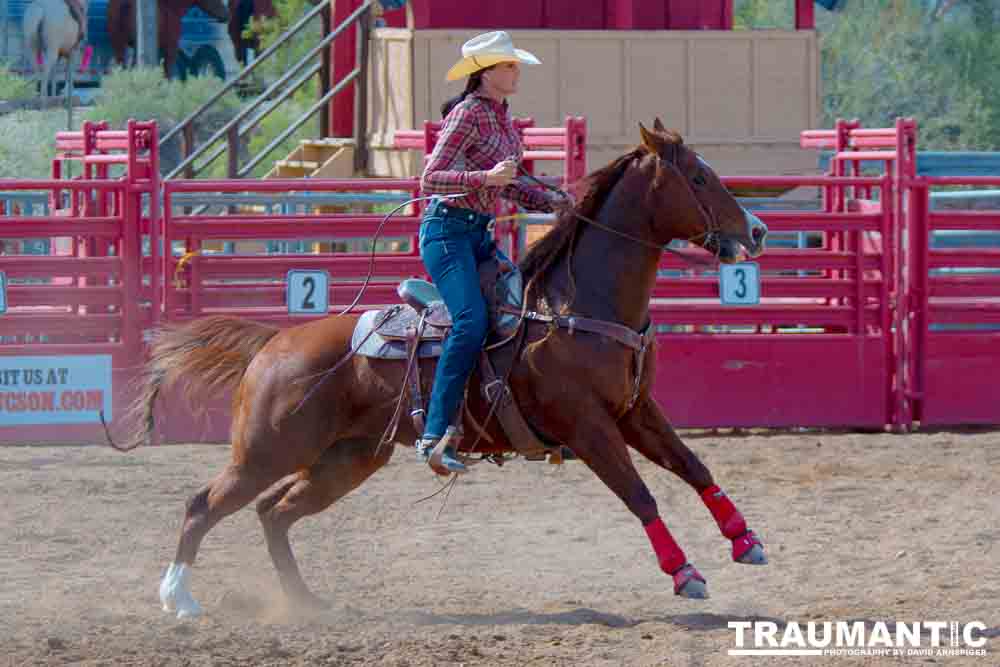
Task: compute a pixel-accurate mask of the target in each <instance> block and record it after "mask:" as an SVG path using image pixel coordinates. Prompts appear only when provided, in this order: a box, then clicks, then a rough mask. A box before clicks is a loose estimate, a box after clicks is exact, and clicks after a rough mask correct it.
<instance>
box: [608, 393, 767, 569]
mask: <svg viewBox="0 0 1000 667" xmlns="http://www.w3.org/2000/svg"><path fill="white" fill-rule="evenodd" d="M620 426H621V430H622V433H623V434H624V436H625V439H626V440H627V441H628V444H629V445H631V446H632V447H633V448H635V449H636V450H637V451H638V452H640V453H641V454H642V455H643V456H645V457H646V458H647V459H649V460H650V461H652V462H653V463H655V464H657V465H659V466H662V467H664V468H666V469H667V470H669V471H670V472H672V473H674V474H676V475H677V476H678V477H680V478H681V479H683V480H684V481H685V482H687V483H688V484H690V485H691V488H693V489H694V490H695V491H696V492H697V493H698V495H699V496H700V497H701V500H702V502H704V503H705V506H706V507H707V508H708V511H709V512H711V513H712V517H713V518H714V519H715V522H716V523H717V524H718V526H719V530H720V531H722V534H723V535H724V536H725V537H727V538H728V539H729V540H731V541H732V543H733V560H734V561H736V562H737V563H747V564H751V565H764V564H766V563H767V557H766V556H765V555H764V545H763V544H762V543H761V541H760V539H759V538H758V537H757V536H756V535H754V532H753V531H752V530H750V529H749V528H747V523H746V521H745V520H744V518H743V515H742V514H741V513H740V511H739V510H738V509H736V506H735V505H733V502H732V501H731V500H730V499H729V496H727V495H726V494H725V492H724V491H723V490H722V489H720V488H719V486H718V484H716V483H715V480H713V479H712V473H710V472H709V471H708V468H706V467H705V464H703V463H702V462H701V461H700V460H699V459H698V457H697V455H695V453H694V452H692V451H691V450H690V449H689V448H688V446H687V445H685V444H684V443H683V442H682V441H681V439H680V437H679V436H678V435H677V433H676V432H675V431H674V427H673V426H671V425H670V422H669V421H667V418H666V417H664V415H663V412H662V411H661V410H660V406H659V405H657V403H656V401H654V400H653V398H652V397H650V396H646V397H645V398H644V399H643V400H642V401H640V402H639V403H638V404H637V405H636V406H635V408H633V410H632V411H631V412H629V414H627V415H626V416H625V417H624V418H623V419H622V420H621V422H620Z"/></svg>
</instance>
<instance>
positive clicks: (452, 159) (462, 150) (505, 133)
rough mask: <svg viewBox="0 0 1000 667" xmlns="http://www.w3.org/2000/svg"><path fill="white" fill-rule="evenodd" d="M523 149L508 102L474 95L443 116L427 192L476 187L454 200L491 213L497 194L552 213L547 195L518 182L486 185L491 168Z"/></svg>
mask: <svg viewBox="0 0 1000 667" xmlns="http://www.w3.org/2000/svg"><path fill="white" fill-rule="evenodd" d="M523 152H524V151H523V148H522V146H521V137H520V136H519V135H518V132H517V130H516V129H514V125H513V123H511V120H510V115H509V114H508V113H507V109H506V108H504V105H503V104H501V103H499V102H497V101H496V100H493V99H491V98H489V97H486V96H484V95H480V94H478V93H472V94H471V95H469V96H468V97H466V98H465V99H464V100H462V101H461V102H460V103H459V104H457V105H455V108H454V109H452V110H451V113H449V114H448V116H447V118H445V119H444V126H443V127H442V128H441V133H440V134H439V135H438V140H437V145H435V146H434V152H433V153H432V154H431V157H430V160H428V161H427V166H426V167H425V168H424V175H423V178H422V179H421V183H420V184H421V187H422V188H423V191H424V194H427V195H434V194H442V195H443V194H455V193H459V192H469V191H471V192H470V194H469V195H468V196H466V197H461V198H458V199H455V200H453V201H454V202H455V204H456V205H457V206H462V207H465V208H471V209H472V210H474V211H478V212H480V213H486V214H488V215H493V214H494V213H495V210H496V200H497V197H498V196H499V197H503V198H504V199H507V200H509V201H512V202H514V203H516V204H519V205H521V206H523V207H525V208H527V209H531V210H535V211H551V210H552V206H551V204H550V203H549V196H548V194H547V193H545V192H544V191H543V190H538V189H533V188H531V187H529V186H527V185H525V184H524V183H521V182H520V181H519V180H515V181H512V182H511V183H510V185H507V186H505V187H503V188H500V187H492V186H487V185H486V172H488V171H489V170H490V169H492V168H493V167H495V166H496V164H497V163H498V162H503V161H504V160H506V159H508V158H511V157H515V158H517V159H518V160H520V159H521V156H522V154H523Z"/></svg>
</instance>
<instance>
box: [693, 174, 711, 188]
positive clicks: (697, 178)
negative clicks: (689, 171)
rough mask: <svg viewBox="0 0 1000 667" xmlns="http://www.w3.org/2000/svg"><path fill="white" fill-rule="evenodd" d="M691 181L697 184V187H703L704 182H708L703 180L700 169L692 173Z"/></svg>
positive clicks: (703, 176) (703, 175)
mask: <svg viewBox="0 0 1000 667" xmlns="http://www.w3.org/2000/svg"><path fill="white" fill-rule="evenodd" d="M691 182H692V183H694V184H695V185H697V186H698V187H703V186H704V185H705V184H706V183H708V181H706V180H705V174H703V173H701V172H700V171H699V172H698V173H697V174H695V175H694V178H692V179H691Z"/></svg>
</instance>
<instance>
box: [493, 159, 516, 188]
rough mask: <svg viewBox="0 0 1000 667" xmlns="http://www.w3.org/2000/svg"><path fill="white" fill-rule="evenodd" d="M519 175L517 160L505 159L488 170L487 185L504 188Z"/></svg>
mask: <svg viewBox="0 0 1000 667" xmlns="http://www.w3.org/2000/svg"><path fill="white" fill-rule="evenodd" d="M516 175H517V160H504V161H503V162H498V163H497V166H495V167H493V168H492V169H490V170H489V171H488V172H486V185H489V186H491V187H496V188H502V187H505V186H507V185H510V182H511V181H513V180H514V176H516Z"/></svg>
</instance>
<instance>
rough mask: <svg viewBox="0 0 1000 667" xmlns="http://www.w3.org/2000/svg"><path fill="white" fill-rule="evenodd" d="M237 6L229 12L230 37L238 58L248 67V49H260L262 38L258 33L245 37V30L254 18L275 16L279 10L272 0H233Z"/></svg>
mask: <svg viewBox="0 0 1000 667" xmlns="http://www.w3.org/2000/svg"><path fill="white" fill-rule="evenodd" d="M232 2H234V3H235V5H236V8H235V10H234V11H231V12H230V13H229V26H228V28H229V39H230V40H232V42H233V50H234V51H235V52H236V59H237V60H239V61H240V64H241V65H243V66H244V67H246V65H247V55H248V53H247V52H248V50H249V49H253V50H254V51H260V40H259V39H258V38H257V36H256V35H254V36H253V37H244V36H243V32H244V31H245V30H246V27H247V26H248V25H249V24H250V20H251V19H254V18H269V19H270V18H274V17H275V16H277V12H276V11H275V10H274V3H273V2H272V1H271V0H232Z"/></svg>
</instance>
